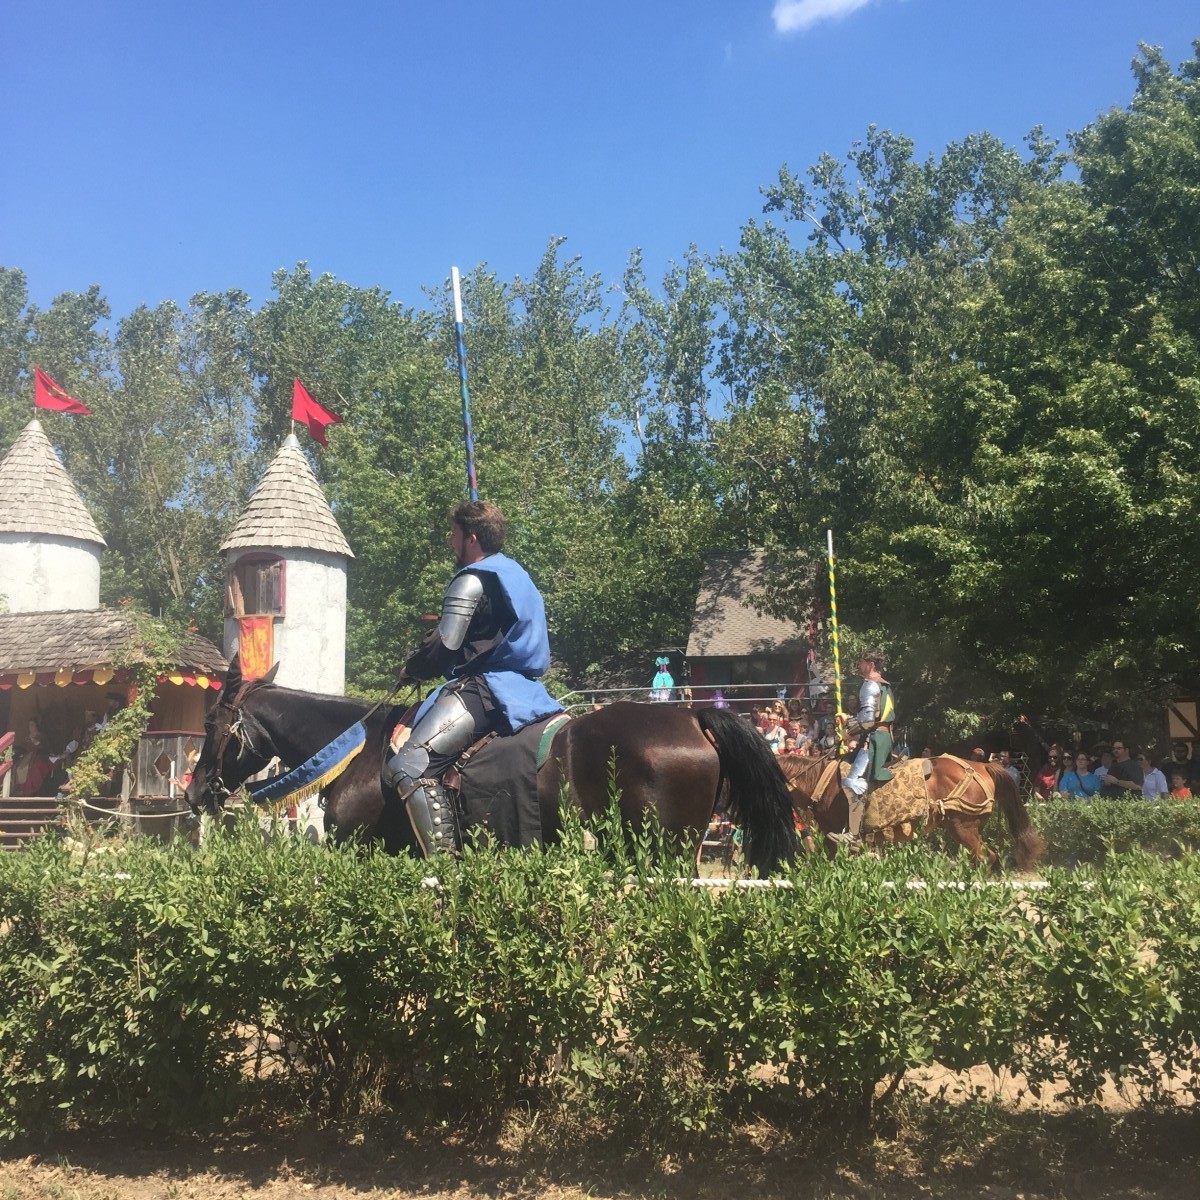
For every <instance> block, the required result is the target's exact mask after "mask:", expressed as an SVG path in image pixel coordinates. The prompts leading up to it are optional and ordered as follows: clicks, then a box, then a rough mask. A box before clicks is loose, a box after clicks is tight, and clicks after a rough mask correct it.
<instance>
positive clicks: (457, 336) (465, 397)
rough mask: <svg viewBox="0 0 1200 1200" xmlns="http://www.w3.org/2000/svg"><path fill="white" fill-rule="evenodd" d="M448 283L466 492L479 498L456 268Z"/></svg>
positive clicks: (465, 351)
mask: <svg viewBox="0 0 1200 1200" xmlns="http://www.w3.org/2000/svg"><path fill="white" fill-rule="evenodd" d="M450 283H451V286H452V287H453V288H454V340H455V344H456V348H457V350H458V386H459V390H460V391H461V392H462V409H463V434H464V435H465V437H466V442H467V493H468V494H469V495H470V497H471V499H472V500H478V499H479V484H478V483H477V482H476V479H475V435H474V433H473V432H472V431H471V393H470V392H469V391H468V390H467V342H466V337H465V335H464V333H463V309H462V291H461V289H460V287H459V279H458V268H457V267H451V268H450Z"/></svg>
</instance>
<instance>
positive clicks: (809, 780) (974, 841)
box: [779, 754, 1046, 871]
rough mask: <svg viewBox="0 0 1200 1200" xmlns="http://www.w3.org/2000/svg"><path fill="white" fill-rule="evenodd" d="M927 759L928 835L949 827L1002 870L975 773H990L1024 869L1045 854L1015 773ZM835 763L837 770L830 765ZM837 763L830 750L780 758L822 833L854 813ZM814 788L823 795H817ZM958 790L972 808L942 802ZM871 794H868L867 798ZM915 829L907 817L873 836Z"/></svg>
mask: <svg viewBox="0 0 1200 1200" xmlns="http://www.w3.org/2000/svg"><path fill="white" fill-rule="evenodd" d="M925 761H926V762H928V763H929V765H930V768H931V771H930V774H929V775H928V777H927V779H926V785H925V790H926V793H927V794H928V797H929V805H928V811H927V812H926V814H925V819H924V828H925V832H926V833H927V834H928V833H932V832H933V831H934V830H935V829H939V828H940V829H945V831H946V834H947V836H948V837H949V838H950V840H951V841H954V842H957V843H958V844H959V845H960V846H965V847H966V849H967V851H968V852H969V853H970V854H971V856H972V857H973V858H974V859H975V860H976V861H977V862H981V863H983V862H986V863H987V864H988V865H989V866H990V867H991V869H992V870H993V871H999V869H1000V859H999V858H998V857H997V855H996V852H995V851H994V850H992V849H991V848H990V847H989V846H988V845H987V844H986V843H985V842H984V840H983V827H984V825H985V824H986V823H987V819H988V817H989V816H990V815H991V811H992V806H991V803H990V802H989V799H988V795H987V791H986V789H985V788H984V787H983V786H982V785H981V783H980V782H979V780H978V778H977V776H976V775H975V773H974V772H978V771H983V772H986V773H987V775H988V777H989V778H990V779H991V781H992V783H993V786H994V790H995V796H996V800H998V801H999V804H1000V809H1001V811H1002V812H1003V813H1004V817H1005V819H1006V820H1007V822H1008V828H1009V832H1010V833H1011V834H1012V839H1013V845H1014V847H1015V850H1016V857H1017V866H1018V867H1019V868H1020V869H1021V870H1022V871H1028V870H1030V869H1031V868H1032V867H1033V866H1034V864H1035V863H1036V862H1037V861H1038V859H1039V858H1040V857H1041V856H1042V852H1043V851H1044V850H1045V848H1046V843H1045V842H1044V841H1043V839H1042V838H1041V836H1040V835H1039V834H1038V832H1037V831H1036V830H1035V829H1034V828H1033V825H1032V824H1031V823H1030V820H1029V813H1028V811H1027V810H1026V808H1025V803H1024V801H1023V800H1022V799H1021V794H1020V792H1019V791H1018V790H1017V784H1016V781H1015V780H1014V779H1013V777H1012V776H1011V775H1010V774H1009V773H1008V772H1007V771H1005V770H1004V768H1003V767H1000V766H998V765H997V764H995V763H972V764H970V765H969V766H968V765H966V764H964V763H962V762H961V761H959V760H957V759H955V758H952V757H950V756H949V755H947V754H942V755H939V756H938V757H937V758H931V759H927V760H925ZM831 765H833V767H834V769H833V770H829V769H828V768H829V767H830V766H831ZM836 766H837V764H836V760H835V759H834V757H833V756H832V755H830V754H825V755H822V756H821V757H820V758H805V757H803V756H801V755H795V754H785V755H781V756H780V758H779V767H780V770H782V772H783V774H784V777H785V778H786V779H787V781H788V789H789V791H791V793H792V795H793V796H794V797H796V798H797V804H796V807H797V808H801V809H807V810H808V811H810V812H811V813H812V815H813V818H814V819H815V820H816V823H817V825H818V827H819V828H820V830H821V832H822V833H839V832H840V831H841V830H843V829H845V828H846V821H847V818H848V816H849V802H848V801H847V799H846V794H845V792H843V791H842V788H841V783H840V779H839V773H838V771H837V769H836ZM814 792H815V793H818V794H815V795H814ZM953 795H957V796H961V798H962V799H963V801H965V802H966V804H965V808H966V809H967V810H968V811H962V810H960V809H958V808H956V807H950V808H943V806H942V805H943V802H944V801H947V800H950V799H951V797H952V796H953ZM869 798H870V797H869V794H868V801H869ZM915 832H916V829H915V827H914V826H913V824H911V823H909V822H907V821H906V822H904V823H903V824H899V825H893V826H889V827H888V828H887V829H885V830H881V831H878V832H876V833H874V834H873V835H868V836H869V837H871V838H872V840H874V841H877V842H879V841H900V842H906V841H909V840H910V839H911V838H912V837H913V835H914V833H915Z"/></svg>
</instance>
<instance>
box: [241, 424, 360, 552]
mask: <svg viewBox="0 0 1200 1200" xmlns="http://www.w3.org/2000/svg"><path fill="white" fill-rule="evenodd" d="M246 546H266V547H272V548H273V547H280V548H285V547H288V546H295V547H299V548H302V549H305V550H323V551H325V553H327V554H343V555H345V556H346V557H347V558H353V557H354V553H353V551H351V549H350V546H349V544H348V543H347V541H346V538H345V536H344V535H343V534H342V531H341V528H340V527H339V526H338V523H337V521H336V520H335V519H334V516H333V513H332V512H331V511H330V508H329V503H328V501H327V500H326V499H325V493H324V492H323V491H321V485H320V484H319V483H318V482H317V477H316V476H315V475H314V474H313V472H312V467H310V466H309V465H308V459H307V458H305V457H304V452H303V451H302V450H301V449H300V443H299V442H298V441H297V440H296V435H295V434H294V433H293V434H289V435H288V438H287V441H285V442H284V443H283V446H282V447H281V448H280V451H279V453H278V454H277V455H275V457H274V458H273V459H272V460H271V464H270V466H268V467H267V469H266V470H265V471H264V472H263V477H262V479H260V480H259V483H258V487H256V488H255V489H254V493H253V495H252V496H251V497H250V503H249V504H247V505H246V507H245V509H244V510H243V512H242V515H241V516H240V517H239V518H238V523H237V524H236V525H235V526H234V527H233V532H232V533H231V534H230V535H229V536H228V537H227V538H226V539H225V541H224V542H222V543H221V549H222V550H237V549H240V548H242V547H246Z"/></svg>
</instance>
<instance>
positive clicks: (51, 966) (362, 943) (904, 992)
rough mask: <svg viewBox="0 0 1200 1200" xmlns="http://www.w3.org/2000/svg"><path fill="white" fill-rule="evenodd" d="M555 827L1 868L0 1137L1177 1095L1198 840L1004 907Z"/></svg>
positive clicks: (816, 863)
mask: <svg viewBox="0 0 1200 1200" xmlns="http://www.w3.org/2000/svg"><path fill="white" fill-rule="evenodd" d="M576 832H577V831H576ZM581 842H582V838H581V837H577V836H575V834H574V833H573V834H572V835H571V836H570V837H568V839H567V843H568V844H566V845H564V846H562V847H558V848H553V849H550V850H547V851H545V852H540V853H512V852H510V853H503V852H499V851H496V850H490V849H480V850H473V851H470V852H468V853H467V854H465V855H464V856H463V857H462V858H461V859H460V860H458V861H455V862H449V861H447V862H439V863H438V864H437V878H436V879H433V878H431V877H430V876H429V870H430V867H429V865H428V864H424V863H420V862H416V861H413V860H409V859H403V858H401V859H389V858H386V857H384V856H382V855H376V854H371V853H365V852H363V851H361V850H354V849H344V850H337V849H333V848H330V847H314V846H311V845H309V844H308V843H306V842H304V841H299V840H292V841H281V842H275V843H264V841H263V838H262V836H261V834H260V832H259V830H258V828H257V825H256V824H253V823H250V822H247V823H246V825H245V826H244V827H242V828H240V829H239V830H237V831H235V832H234V833H233V834H232V835H230V836H227V837H216V838H212V839H209V840H208V841H207V842H206V843H205V845H204V846H203V848H202V849H200V850H199V851H195V850H192V849H191V848H189V847H187V846H185V845H182V844H180V845H175V846H170V847H163V846H161V845H158V844H153V843H150V842H146V841H140V842H139V841H132V842H129V843H125V844H117V845H115V846H113V847H111V848H105V852H104V853H100V852H96V851H93V852H91V853H88V854H84V855H80V854H78V853H77V852H76V853H72V852H71V850H70V849H68V848H67V846H66V845H64V844H61V843H57V842H55V841H52V840H45V841H42V842H39V843H37V844H36V845H35V846H33V847H32V848H31V849H30V850H28V851H27V852H25V853H22V854H14V855H7V856H4V857H3V858H0V988H2V989H3V994H4V996H5V1000H6V1004H5V1006H4V1007H3V1008H2V1009H0V1131H2V1132H3V1133H4V1134H5V1135H7V1136H13V1135H16V1134H18V1133H21V1132H24V1131H29V1130H33V1129H47V1128H51V1127H53V1126H54V1125H56V1124H58V1123H62V1122H86V1123H92V1124H102V1123H104V1122H118V1121H119V1122H126V1121H129V1120H130V1119H135V1120H138V1121H140V1122H142V1123H143V1124H146V1123H152V1124H158V1125H162V1126H167V1127H175V1128H180V1127H188V1126H197V1125H203V1124H206V1123H210V1122H212V1121H214V1120H217V1119H220V1118H222V1117H230V1116H234V1115H236V1114H238V1113H239V1112H242V1111H245V1110H246V1109H247V1108H248V1107H249V1106H252V1105H257V1106H259V1107H260V1108H261V1107H262V1106H263V1105H271V1104H277V1105H280V1106H289V1105H294V1104H296V1103H298V1102H304V1103H307V1104H309V1105H311V1106H313V1107H315V1108H316V1109H317V1110H318V1111H320V1112H324V1113H326V1114H329V1115H333V1116H346V1115H349V1114H354V1113H360V1112H363V1111H364V1110H372V1109H387V1110H390V1111H391V1112H393V1113H394V1114H397V1115H398V1116H399V1117H400V1118H401V1119H403V1120H405V1121H407V1122H409V1123H411V1124H412V1125H413V1126H414V1127H421V1126H424V1125H426V1124H428V1123H429V1122H437V1123H440V1124H445V1123H447V1122H448V1123H451V1124H453V1123H457V1122H468V1121H469V1122H471V1123H477V1122H478V1120H479V1119H480V1118H481V1117H483V1118H493V1119H495V1118H499V1117H501V1116H503V1115H504V1114H505V1113H506V1112H508V1111H510V1110H511V1108H512V1106H513V1105H515V1104H521V1105H523V1106H533V1107H537V1108H539V1109H541V1110H542V1111H553V1112H557V1113H560V1114H561V1113H565V1112H569V1113H570V1114H572V1115H573V1116H575V1117H576V1118H578V1119H582V1120H587V1121H589V1122H592V1123H593V1124H596V1125H599V1126H601V1127H603V1128H608V1129H614V1130H616V1129H621V1130H623V1131H625V1133H626V1134H627V1135H628V1134H629V1133H632V1134H633V1135H634V1136H635V1137H636V1138H637V1139H639V1140H641V1141H643V1142H645V1141H654V1140H655V1139H659V1138H661V1137H663V1136H667V1135H670V1136H679V1135H680V1134H681V1133H683V1132H685V1131H687V1130H703V1129H705V1128H708V1127H710V1126H711V1125H712V1124H713V1122H715V1121H717V1120H719V1119H724V1118H725V1117H727V1116H728V1115H730V1114H731V1113H733V1112H735V1111H738V1110H740V1109H744V1108H745V1107H746V1106H750V1107H751V1108H752V1107H753V1106H754V1105H756V1104H758V1103H759V1102H760V1101H766V1100H768V1099H769V1101H770V1103H771V1105H772V1111H775V1112H778V1110H779V1107H780V1106H783V1107H784V1109H785V1110H786V1108H787V1106H789V1105H790V1106H795V1107H796V1108H797V1109H799V1107H800V1106H803V1108H804V1113H805V1119H806V1120H809V1121H811V1120H813V1119H815V1118H814V1111H815V1110H817V1109H819V1108H820V1107H821V1106H827V1107H828V1108H829V1109H830V1110H831V1111H833V1112H837V1113H839V1114H843V1115H844V1113H845V1112H846V1111H847V1110H848V1109H849V1110H852V1111H857V1112H860V1113H865V1112H866V1111H867V1110H868V1109H869V1108H870V1107H871V1105H872V1104H873V1103H877V1102H878V1098H879V1097H880V1096H881V1095H882V1094H883V1093H884V1092H885V1091H886V1090H887V1088H888V1087H889V1085H893V1084H895V1083H896V1082H897V1081H898V1080H899V1079H900V1078H901V1077H902V1076H903V1074H904V1073H905V1072H908V1071H910V1070H912V1069H914V1068H917V1067H920V1066H924V1065H928V1064H930V1063H934V1062H937V1063H941V1064H944V1065H946V1066H948V1067H952V1068H955V1069H962V1068H966V1067H969V1066H974V1065H977V1064H986V1065H987V1066H989V1067H991V1068H992V1069H993V1070H995V1071H1022V1072H1024V1073H1025V1074H1026V1076H1027V1077H1028V1080H1029V1083H1030V1085H1031V1086H1032V1087H1034V1088H1039V1087H1042V1086H1044V1085H1047V1084H1052V1083H1053V1084H1056V1085H1063V1086H1065V1087H1066V1089H1067V1092H1068V1094H1069V1095H1070V1096H1071V1097H1073V1098H1076V1099H1080V1100H1085V1099H1087V1098H1089V1097H1091V1096H1093V1095H1095V1093H1096V1092H1097V1090H1098V1089H1099V1088H1100V1087H1101V1086H1102V1085H1103V1083H1104V1081H1105V1079H1106V1077H1113V1078H1120V1079H1122V1080H1124V1081H1126V1082H1127V1084H1128V1086H1129V1087H1131V1088H1132V1089H1134V1091H1135V1092H1136V1094H1137V1095H1138V1096H1140V1097H1142V1098H1144V1099H1146V1100H1148V1101H1156V1100H1159V1099H1161V1098H1162V1096H1163V1093H1164V1087H1163V1079H1162V1072H1163V1070H1164V1069H1165V1070H1167V1071H1169V1072H1173V1073H1174V1074H1175V1075H1176V1076H1177V1081H1178V1082H1179V1084H1180V1085H1181V1086H1182V1088H1183V1091H1184V1093H1185V1094H1190V1095H1191V1096H1192V1097H1194V1098H1200V1061H1198V1058H1197V1049H1196V1047H1197V1044H1198V1043H1200V860H1198V859H1197V858H1196V857H1195V856H1191V855H1187V856H1184V857H1182V858H1179V859H1175V860H1168V859H1164V858H1159V857H1149V856H1146V855H1143V854H1128V855H1121V854H1114V855H1111V856H1110V858H1109V861H1108V863H1107V864H1106V866H1105V868H1104V870H1103V871H1102V872H1101V871H1097V870H1093V869H1090V868H1085V869H1080V870H1076V871H1074V872H1070V873H1067V872H1062V871H1058V870H1051V871H1050V872H1049V873H1048V879H1047V885H1046V886H1045V887H1044V888H1041V889H1039V890H1036V891H1029V892H1026V893H1020V892H1018V891H1015V890H1013V889H1011V888H1009V887H1004V886H1000V887H991V886H986V882H987V881H986V880H985V879H984V878H983V877H982V876H979V875H976V874H975V873H974V872H973V871H972V870H970V869H969V868H968V866H967V864H965V863H958V862H954V861H951V860H949V859H947V858H945V857H944V856H935V855H931V854H929V853H928V852H927V851H926V850H924V849H922V848H912V849H907V850H902V851H900V852H898V853H894V854H891V855H888V856H886V857H885V858H882V859H878V860H877V859H872V858H868V859H863V860H845V859H841V860H839V861H837V862H835V863H827V862H825V861H824V860H810V861H807V862H805V863H803V864H801V865H799V866H798V867H797V868H796V869H795V870H794V871H793V872H792V874H791V875H790V876H789V877H788V879H787V880H786V882H787V883H789V884H790V885H791V886H790V887H788V888H775V887H771V888H767V887H755V888H733V889H729V890H726V891H724V892H723V893H721V894H714V893H713V891H711V890H709V889H700V888H692V887H686V886H681V885H679V884H678V883H676V882H674V879H673V876H675V875H683V874H688V873H689V872H688V870H687V864H686V863H684V862H682V861H680V860H671V858H670V855H669V852H668V851H667V850H666V849H664V848H663V847H661V846H659V847H655V846H654V845H653V842H654V838H653V837H652V836H651V835H647V836H646V838H644V839H642V841H641V842H639V843H638V844H635V845H632V846H629V845H626V844H625V843H624V842H623V841H621V840H620V839H619V838H617V839H614V838H608V839H606V840H605V841H604V842H603V847H604V849H603V852H602V853H587V852H584V851H583V850H582V848H581ZM914 878H919V879H921V880H922V881H924V886H921V887H912V886H910V885H909V881H910V880H911V879H914Z"/></svg>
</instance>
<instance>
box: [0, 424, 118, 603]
mask: <svg viewBox="0 0 1200 1200" xmlns="http://www.w3.org/2000/svg"><path fill="white" fill-rule="evenodd" d="M104 546H105V541H104V539H103V538H102V537H101V536H100V530H99V529H97V528H96V522H95V521H93V520H92V515H91V513H89V512H88V510H87V509H86V508H85V507H84V504H83V500H82V499H81V498H80V496H79V493H78V492H77V491H76V490H75V485H74V484H73V483H72V482H71V477H70V476H69V475H68V474H67V472H66V470H65V468H64V467H63V465H62V463H60V462H59V461H58V455H57V454H55V453H54V447H53V446H51V445H50V439H49V438H48V437H46V434H45V433H44V432H43V430H42V425H41V422H40V421H38V420H36V419H35V420H33V421H30V422H29V424H28V425H26V426H25V428H24V429H23V430H21V432H20V434H19V435H18V436H17V440H16V441H15V442H13V444H12V447H11V448H10V449H9V452H8V454H6V455H5V457H4V461H3V462H0V611H3V609H4V608H5V607H7V610H8V611H9V612H12V613H19V612H49V611H53V610H60V609H93V608H99V607H100V553H101V551H102V550H103V549H104Z"/></svg>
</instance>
